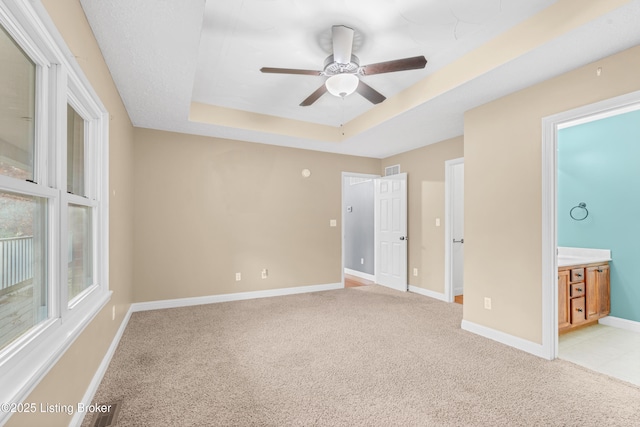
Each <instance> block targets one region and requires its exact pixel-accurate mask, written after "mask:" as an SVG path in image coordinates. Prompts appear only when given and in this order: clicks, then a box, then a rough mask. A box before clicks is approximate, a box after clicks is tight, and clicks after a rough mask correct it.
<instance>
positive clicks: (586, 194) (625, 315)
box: [543, 92, 640, 384]
mask: <svg viewBox="0 0 640 427" xmlns="http://www.w3.org/2000/svg"><path fill="white" fill-rule="evenodd" d="M639 117H640V92H636V93H632V94H628V95H625V96H622V97H618V98H614V99H611V100H607V101H603V102H600V103H596V104H593V105H589V106H586V107H583V108H580V109H577V110H572V111H569V112H565V113H561V114H558V115H556V116H552V117H549V118H546V119H545V120H544V122H543V126H544V143H543V233H544V234H543V278H544V286H543V297H544V302H545V303H544V306H543V319H544V320H545V324H544V325H543V327H544V329H543V345H545V344H546V345H545V348H546V349H547V351H549V358H550V359H553V358H556V357H560V358H562V359H566V360H570V361H572V362H574V363H577V364H581V365H583V366H585V367H587V368H589V369H592V370H596V371H599V372H602V373H605V374H607V375H611V376H615V377H618V378H620V379H623V380H626V381H629V382H633V383H636V384H640V371H638V370H637V360H638V358H640V312H638V311H637V310H636V309H635V307H637V306H638V303H640V292H639V291H638V288H637V284H636V283H635V282H633V283H631V282H630V281H629V280H627V279H628V278H630V277H633V274H634V273H633V269H634V268H636V267H635V264H636V263H635V262H633V261H632V262H631V263H629V265H626V264H627V263H625V260H626V259H627V258H628V259H629V260H635V259H637V257H638V256H639V255H640V251H639V250H638V249H636V247H635V245H634V244H633V243H632V242H631V241H629V239H628V236H629V235H635V234H636V232H635V231H633V229H634V228H635V227H638V231H640V226H636V225H635V224H636V223H637V221H636V220H635V218H627V219H625V215H627V214H629V215H633V213H632V212H633V211H634V209H635V208H634V207H633V206H632V205H633V204H634V203H636V202H635V200H634V199H633V198H630V197H625V196H621V195H620V194H618V192H622V193H624V192H625V191H627V190H629V189H631V188H636V184H633V183H632V182H630V181H633V180H638V181H639V182H640V176H639V175H638V174H637V172H636V170H637V167H636V166H635V164H634V162H633V160H632V159H634V158H637V155H638V151H640V147H639V146H638V144H637V141H638V139H640V126H639V125H638V123H639V122H640V120H638V118H639ZM625 123H626V124H625ZM594 180H595V181H594ZM600 186H604V187H600ZM578 198H580V200H577V199H578ZM574 205H575V206H574ZM638 208H639V209H640V203H638ZM574 249H578V250H580V249H583V250H584V249H586V250H588V251H594V250H605V251H610V255H608V258H610V259H611V261H610V263H609V264H610V265H609V266H608V270H609V271H610V273H611V275H610V287H609V289H610V295H605V297H606V298H610V302H611V305H610V310H609V308H607V310H606V311H608V313H605V314H607V315H606V317H602V318H600V319H599V320H597V322H593V323H595V324H594V325H589V323H590V322H588V321H585V320H583V319H581V318H580V317H579V315H580V314H581V313H582V312H581V311H580V310H584V311H586V312H588V313H590V308H589V305H590V304H591V303H592V302H597V301H598V299H599V298H600V297H598V296H596V297H591V300H589V298H590V297H589V295H586V296H582V295H580V294H579V293H576V294H575V295H573V294H571V293H570V292H569V293H567V295H568V298H569V300H570V301H567V300H566V298H565V295H564V294H565V292H564V290H563V289H564V288H565V287H566V284H565V281H566V280H568V281H569V282H570V281H572V280H573V281H575V282H576V284H573V285H571V283H569V285H568V286H569V287H570V291H571V290H573V288H574V287H575V289H576V290H581V289H583V287H582V286H580V283H579V282H580V280H581V279H580V277H579V276H578V275H576V278H569V279H568V278H567V277H566V276H567V275H562V274H560V271H559V270H562V269H563V266H565V264H566V260H564V259H563V258H564V257H562V255H563V253H564V252H566V251H567V250H574ZM558 251H560V252H558ZM558 256H560V258H558ZM559 261H560V262H559ZM559 267H560V268H559ZM581 268H582V266H577V265H576V268H575V270H576V271H577V272H580V269H581ZM584 270H585V273H586V272H588V271H589V268H585V269H584ZM570 272H571V273H575V272H574V271H573V270H571V271H570ZM559 277H562V280H560V279H559ZM569 277H571V276H569ZM560 282H561V283H560ZM587 282H588V280H587ZM586 285H587V286H585V288H586V290H587V291H588V290H589V289H588V288H589V283H586ZM594 295H595V294H594ZM585 297H586V305H587V306H586V307H585V309H582V307H580V306H579V304H578V302H580V300H581V299H582V298H585ZM574 300H575V301H574ZM604 300H605V301H606V299H604ZM574 302H575V303H576V304H573V303H574ZM574 305H575V307H574ZM567 307H568V309H567ZM596 308H598V307H597V304H596ZM573 310H576V313H573ZM567 312H568V313H567ZM574 315H576V317H575V318H574V317H573V316H574ZM586 320H588V319H586ZM567 323H571V325H570V326H571V327H570V328H567ZM559 324H561V329H562V332H563V334H562V335H561V336H559V334H558V331H559ZM574 326H575V328H574ZM567 329H569V332H568V333H564V332H565V331H567ZM634 342H635V343H636V344H635V347H634V344H633V343H634ZM633 348H637V350H633ZM616 351H619V352H616ZM634 351H636V353H634ZM605 353H606V354H605ZM625 361H626V362H625ZM633 361H636V362H633ZM634 369H635V370H634Z"/></svg>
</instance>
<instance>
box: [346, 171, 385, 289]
mask: <svg viewBox="0 0 640 427" xmlns="http://www.w3.org/2000/svg"><path fill="white" fill-rule="evenodd" d="M375 178H379V175H367V174H358V173H350V172H344V173H343V174H342V230H343V244H342V265H343V283H344V286H345V288H347V287H356V286H363V285H370V284H373V283H375V224H374V219H375V218H374V197H375V182H374V179H375Z"/></svg>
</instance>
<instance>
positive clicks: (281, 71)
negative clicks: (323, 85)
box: [260, 67, 322, 76]
mask: <svg viewBox="0 0 640 427" xmlns="http://www.w3.org/2000/svg"><path fill="white" fill-rule="evenodd" d="M260 71H262V72H263V73H273V74H304V75H307V76H321V75H322V71H315V70H298V69H295V68H272V67H262V68H260Z"/></svg>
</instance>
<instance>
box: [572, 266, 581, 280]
mask: <svg viewBox="0 0 640 427" xmlns="http://www.w3.org/2000/svg"><path fill="white" fill-rule="evenodd" d="M571 281H572V282H584V268H572V269H571Z"/></svg>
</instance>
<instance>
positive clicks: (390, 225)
mask: <svg viewBox="0 0 640 427" xmlns="http://www.w3.org/2000/svg"><path fill="white" fill-rule="evenodd" d="M375 184H376V185H375V187H376V195H375V203H376V209H375V227H376V251H375V258H376V273H375V274H376V283H378V284H379V285H384V286H387V287H389V288H393V289H397V290H399V291H406V290H407V174H406V173H402V174H398V175H392V176H387V177H384V178H379V179H376V180H375Z"/></svg>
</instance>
